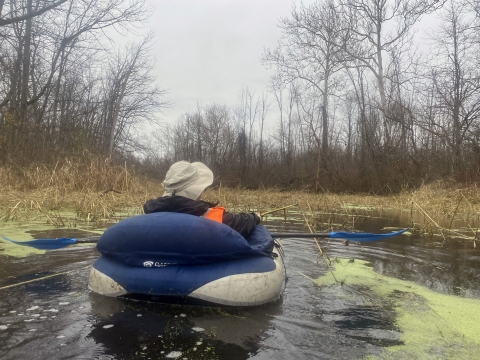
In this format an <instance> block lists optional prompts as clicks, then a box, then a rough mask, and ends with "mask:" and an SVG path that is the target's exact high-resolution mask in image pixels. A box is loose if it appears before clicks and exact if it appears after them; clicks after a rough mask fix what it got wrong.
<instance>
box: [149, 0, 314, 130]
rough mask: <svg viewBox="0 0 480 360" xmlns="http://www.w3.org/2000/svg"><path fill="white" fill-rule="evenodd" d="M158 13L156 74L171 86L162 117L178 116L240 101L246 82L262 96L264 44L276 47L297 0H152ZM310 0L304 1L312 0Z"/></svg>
mask: <svg viewBox="0 0 480 360" xmlns="http://www.w3.org/2000/svg"><path fill="white" fill-rule="evenodd" d="M149 1H150V2H151V4H152V5H153V6H155V11H154V13H153V14H152V17H151V23H150V26H151V27H152V28H153V30H154V31H155V48H154V50H155V56H156V59H157V78H158V83H159V85H160V86H161V87H162V88H167V89H170V94H169V95H168V100H170V101H172V102H174V105H173V107H172V108H170V109H166V110H165V111H164V112H165V113H164V114H163V115H161V118H162V120H166V121H168V122H170V121H172V122H173V121H174V120H176V119H178V117H179V116H180V115H182V114H184V113H185V112H187V111H194V110H195V109H196V106H197V103H200V104H202V105H207V104H211V103H213V102H215V103H218V104H227V105H230V106H233V105H236V103H237V101H238V96H239V93H240V90H241V89H242V87H243V86H247V87H249V89H250V90H252V91H256V94H260V93H261V92H262V91H264V90H265V89H266V87H267V85H268V79H269V76H270V72H269V71H268V70H267V69H266V68H265V67H263V66H262V64H261V61H260V60H261V56H262V53H263V49H264V48H265V47H269V48H273V47H275V46H276V43H277V40H278V39H279V37H280V34H281V33H280V29H279V28H278V27H277V24H278V21H279V19H280V18H281V17H285V16H288V15H289V13H290V9H291V7H292V4H293V3H294V2H297V3H299V1H295V0H149ZM310 2H311V1H304V3H310Z"/></svg>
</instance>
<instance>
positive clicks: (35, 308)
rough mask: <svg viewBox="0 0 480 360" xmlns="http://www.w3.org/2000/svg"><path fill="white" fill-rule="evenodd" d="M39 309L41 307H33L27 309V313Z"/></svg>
mask: <svg viewBox="0 0 480 360" xmlns="http://www.w3.org/2000/svg"><path fill="white" fill-rule="evenodd" d="M38 308H39V306H32V307H31V308H29V309H27V311H33V310H37V309H38Z"/></svg>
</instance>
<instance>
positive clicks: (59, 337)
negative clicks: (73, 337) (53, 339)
mask: <svg viewBox="0 0 480 360" xmlns="http://www.w3.org/2000/svg"><path fill="white" fill-rule="evenodd" d="M64 337H65V335H58V336H57V339H63V338H64Z"/></svg>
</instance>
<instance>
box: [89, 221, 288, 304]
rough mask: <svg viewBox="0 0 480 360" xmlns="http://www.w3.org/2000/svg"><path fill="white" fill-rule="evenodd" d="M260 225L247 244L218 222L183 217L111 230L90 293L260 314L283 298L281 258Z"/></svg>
mask: <svg viewBox="0 0 480 360" xmlns="http://www.w3.org/2000/svg"><path fill="white" fill-rule="evenodd" d="M278 246H279V245H275V244H274V240H273V238H272V237H271V235H270V233H269V232H268V230H267V229H266V228H265V227H264V226H262V225H258V226H257V227H256V228H255V230H254V232H253V233H252V234H251V235H250V236H249V237H248V238H244V237H243V236H241V235H240V234H239V233H237V232H236V231H234V230H233V229H231V228H230V227H228V226H226V225H224V224H221V223H218V222H215V221H213V220H209V219H205V218H201V217H197V216H192V215H187V214H178V213H154V214H147V215H139V216H135V217H132V218H129V219H126V220H123V221H121V222H119V223H118V224H115V225H113V226H112V227H110V228H109V229H108V230H107V231H106V232H105V233H104V234H103V235H102V237H101V238H100V240H99V242H98V244H97V249H98V250H99V251H100V252H101V253H102V255H101V256H100V257H99V258H98V259H97V260H96V261H95V263H94V264H93V267H92V269H91V272H90V278H89V284H88V286H89V288H90V289H91V290H92V291H94V292H96V293H99V294H102V295H106V296H111V297H118V296H130V295H147V296H153V297H161V298H162V297H169V298H172V297H173V298H178V299H180V298H183V299H185V298H186V299H192V300H200V301H202V302H207V303H211V304H217V305H227V306H257V305H262V304H265V303H268V302H271V301H274V300H276V299H277V298H279V297H280V295H281V292H282V290H283V288H284V284H285V268H284V263H283V252H282V251H281V249H280V248H279V247H278Z"/></svg>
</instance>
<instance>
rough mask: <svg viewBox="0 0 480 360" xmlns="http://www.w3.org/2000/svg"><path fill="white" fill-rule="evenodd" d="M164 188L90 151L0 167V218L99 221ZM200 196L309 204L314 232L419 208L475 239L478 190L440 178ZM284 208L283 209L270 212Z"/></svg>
mask: <svg viewBox="0 0 480 360" xmlns="http://www.w3.org/2000/svg"><path fill="white" fill-rule="evenodd" d="M162 194H163V187H162V185H161V180H160V179H151V178H147V177H145V176H143V175H141V174H138V173H137V172H136V171H135V170H134V169H132V168H129V167H127V166H125V164H123V165H119V164H114V163H112V162H111V161H109V160H108V159H103V158H100V157H96V156H93V155H90V154H82V156H81V157H79V158H70V159H64V160H63V161H58V162H57V163H56V164H55V165H54V166H52V167H47V166H44V165H35V164H32V165H30V166H28V167H14V166H11V165H10V166H4V167H0V221H44V222H46V223H48V224H51V225H53V226H58V227H75V226H77V225H78V224H79V223H82V226H83V225H85V224H87V225H88V224H95V225H101V224H102V223H103V222H111V221H114V220H116V219H120V218H124V217H127V216H131V215H134V214H140V213H142V211H143V210H142V205H143V203H144V202H145V201H146V200H147V199H150V198H155V197H158V196H161V195H162ZM204 198H205V199H206V200H209V201H218V202H219V203H220V204H221V205H224V206H226V207H227V208H228V209H229V210H231V211H236V212H242V211H244V212H251V211H255V212H260V213H267V214H266V217H267V218H268V217H271V216H275V217H280V216H283V217H286V216H287V213H290V214H295V216H296V217H298V218H300V217H301V213H300V210H299V209H308V213H309V214H310V217H309V223H310V225H311V226H312V227H313V228H315V229H316V230H317V231H322V230H332V229H339V228H344V229H346V230H351V229H354V228H355V226H356V224H358V222H359V221H365V219H367V218H368V217H372V216H373V215H372V214H373V213H374V212H378V211H381V210H383V209H391V208H393V209H404V210H411V211H412V212H416V213H417V214H422V215H423V219H424V220H423V221H422V223H418V222H417V223H415V222H414V221H413V220H412V226H413V227H416V228H417V229H418V230H420V231H423V232H424V233H427V234H429V233H432V232H434V231H437V232H438V231H440V232H441V233H442V234H443V233H444V230H445V229H447V230H451V229H449V227H448V226H446V227H445V226H444V227H440V226H439V225H438V224H439V223H443V224H445V220H446V219H449V222H450V228H451V225H452V222H453V220H454V219H456V220H463V221H464V222H465V223H466V224H467V225H466V226H467V227H468V228H469V229H470V234H469V238H474V239H476V231H477V228H478V227H479V223H480V221H479V218H480V189H478V188H477V187H476V186H470V187H460V186H458V185H453V186H452V184H448V183H445V182H441V181H438V182H435V183H431V184H428V185H424V186H422V187H420V188H418V189H412V190H408V189H405V190H404V191H402V192H401V193H399V194H391V195H389V196H378V195H376V194H332V193H312V192H308V191H301V190H299V191H288V192H285V191H280V190H278V189H261V190H243V189H238V188H227V187H224V186H215V187H212V188H210V189H208V190H207V192H206V193H205V196H204ZM293 204H298V207H292V206H290V205H293ZM413 204H415V205H413ZM284 207H286V209H283V211H282V212H275V213H270V214H268V212H269V211H271V210H273V209H277V208H284ZM412 218H413V217H412ZM447 233H448V232H447Z"/></svg>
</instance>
